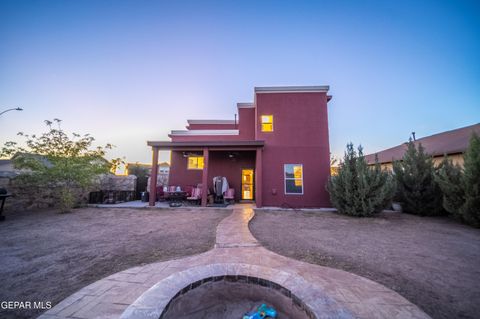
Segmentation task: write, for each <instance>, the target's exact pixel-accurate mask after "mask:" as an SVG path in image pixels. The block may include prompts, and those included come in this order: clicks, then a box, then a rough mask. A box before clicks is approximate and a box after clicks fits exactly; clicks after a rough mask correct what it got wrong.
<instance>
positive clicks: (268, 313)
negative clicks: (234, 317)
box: [243, 304, 277, 319]
mask: <svg viewBox="0 0 480 319" xmlns="http://www.w3.org/2000/svg"><path fill="white" fill-rule="evenodd" d="M266 318H272V319H273V318H277V311H276V310H275V309H274V308H268V307H267V305H266V304H262V305H261V306H260V307H258V308H257V311H253V312H248V313H246V314H245V315H243V319H266Z"/></svg>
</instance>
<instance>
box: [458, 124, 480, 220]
mask: <svg viewBox="0 0 480 319" xmlns="http://www.w3.org/2000/svg"><path fill="white" fill-rule="evenodd" d="M464 160H465V161H464V166H463V183H462V185H463V187H464V192H465V203H464V205H462V207H461V208H460V214H461V215H462V217H463V219H464V220H465V221H466V222H467V223H469V224H470V225H472V226H475V227H480V138H479V137H478V135H476V134H475V133H474V134H473V135H472V137H471V138H470V144H469V146H468V148H467V151H466V152H465V156H464Z"/></svg>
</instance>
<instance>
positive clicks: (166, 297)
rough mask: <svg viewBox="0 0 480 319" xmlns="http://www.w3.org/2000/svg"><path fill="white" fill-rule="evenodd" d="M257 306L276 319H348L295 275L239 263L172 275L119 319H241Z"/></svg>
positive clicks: (340, 308) (317, 289)
mask: <svg viewBox="0 0 480 319" xmlns="http://www.w3.org/2000/svg"><path fill="white" fill-rule="evenodd" d="M176 267H177V266H176V265H172V268H171V269H172V270H173V269H175V268H176ZM262 303H265V304H267V306H270V307H274V308H275V309H276V310H277V312H278V313H279V316H278V318H279V319H282V318H299V319H316V318H325V317H329V318H338V319H351V318H353V316H352V315H351V313H350V312H349V311H348V310H347V309H345V308H344V307H343V306H341V305H340V304H338V303H337V302H336V301H335V300H333V299H332V298H330V297H329V296H327V295H326V294H325V292H324V291H323V289H322V288H320V287H318V286H316V285H313V284H312V283H311V282H309V281H307V280H305V278H303V277H301V276H299V275H298V274H297V273H295V272H285V271H282V270H280V269H274V268H270V267H265V266H260V265H252V264H242V263H215V264H205V265H198V266H193V267H190V268H188V269H185V270H183V271H178V272H173V273H172V274H171V275H170V276H168V277H166V278H164V279H162V280H160V281H159V282H158V283H157V284H155V285H154V286H152V287H151V288H150V289H149V290H147V291H146V292H145V293H143V294H142V295H141V296H140V297H139V298H138V299H137V300H136V301H135V302H134V303H133V304H131V305H130V306H129V307H128V308H127V309H126V310H125V311H124V312H123V314H122V316H121V318H122V319H133V318H134V319H141V318H145V319H147V318H148V319H151V318H160V319H172V318H175V319H178V318H184V319H187V318H189V319H190V318H212V319H213V318H242V316H243V314H244V313H245V312H248V311H251V310H255V309H256V307H258V306H260V305H261V304H262Z"/></svg>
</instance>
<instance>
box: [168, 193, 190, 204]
mask: <svg viewBox="0 0 480 319" xmlns="http://www.w3.org/2000/svg"><path fill="white" fill-rule="evenodd" d="M165 197H166V198H167V199H168V200H169V201H171V203H172V204H173V205H172V206H180V205H181V202H182V200H184V199H186V198H187V192H184V191H175V192H165Z"/></svg>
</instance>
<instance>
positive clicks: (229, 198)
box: [223, 188, 235, 203]
mask: <svg viewBox="0 0 480 319" xmlns="http://www.w3.org/2000/svg"><path fill="white" fill-rule="evenodd" d="M223 199H224V200H225V201H226V202H228V203H231V202H234V201H235V189H234V188H229V189H227V191H226V192H225V194H224V195H223Z"/></svg>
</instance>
